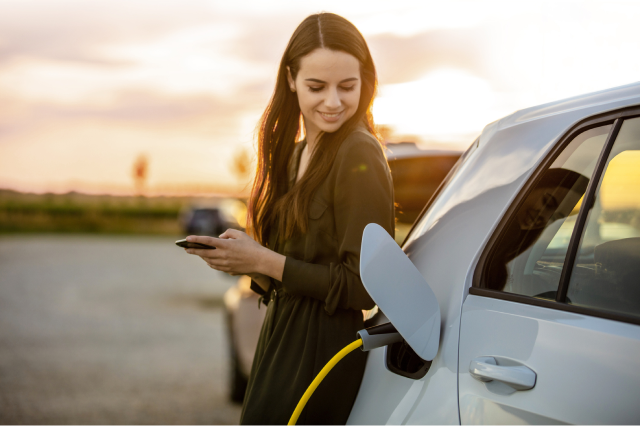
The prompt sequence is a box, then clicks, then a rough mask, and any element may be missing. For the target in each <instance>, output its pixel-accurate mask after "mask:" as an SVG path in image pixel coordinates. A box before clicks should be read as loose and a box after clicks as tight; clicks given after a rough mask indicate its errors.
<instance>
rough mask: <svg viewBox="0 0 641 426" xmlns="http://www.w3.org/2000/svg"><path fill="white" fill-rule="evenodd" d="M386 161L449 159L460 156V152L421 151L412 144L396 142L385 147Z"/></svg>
mask: <svg viewBox="0 0 641 426" xmlns="http://www.w3.org/2000/svg"><path fill="white" fill-rule="evenodd" d="M385 148H386V154H387V160H388V161H394V160H402V159H406V158H424V157H449V156H456V157H458V156H460V155H461V153H462V151H456V150H440V149H421V148H419V147H418V146H417V145H416V143H414V142H397V143H388V144H386V145H385Z"/></svg>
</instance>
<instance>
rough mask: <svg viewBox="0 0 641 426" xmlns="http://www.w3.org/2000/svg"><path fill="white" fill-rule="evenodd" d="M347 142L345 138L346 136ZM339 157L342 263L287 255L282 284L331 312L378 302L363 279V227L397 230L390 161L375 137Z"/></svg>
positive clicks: (336, 180)
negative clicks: (373, 298)
mask: <svg viewBox="0 0 641 426" xmlns="http://www.w3.org/2000/svg"><path fill="white" fill-rule="evenodd" d="M346 142H347V141H346ZM339 155H340V156H337V158H336V160H335V161H336V164H335V169H336V170H335V171H334V170H333V173H335V176H331V174H332V173H330V177H333V178H334V205H333V208H334V218H335V223H336V235H337V238H338V246H339V253H338V254H339V259H340V262H339V263H330V264H329V265H320V264H312V263H307V262H303V261H301V260H297V259H294V258H292V257H289V256H288V257H287V258H286V260H285V269H284V271H283V280H282V283H283V287H284V288H285V290H286V291H287V292H288V293H291V294H294V295H299V296H307V297H313V298H316V299H319V300H322V301H324V302H325V310H326V311H327V313H328V314H330V315H331V314H333V313H334V312H335V311H336V309H337V308H341V309H354V310H361V309H371V308H372V307H373V306H374V301H373V300H372V299H371V298H370V296H369V294H368V293H367V291H366V290H365V287H363V283H362V282H361V278H360V266H359V264H360V251H361V240H362V237H363V230H364V229H365V226H366V225H367V224H369V223H377V224H379V225H381V226H382V227H383V228H384V229H385V230H387V232H389V233H390V235H392V236H393V235H394V194H393V187H392V179H391V175H390V172H389V167H388V166H387V161H386V160H385V157H384V155H383V152H382V150H381V149H380V147H378V146H376V144H375V143H373V141H368V140H362V139H360V140H356V141H351V143H350V144H349V145H348V146H347V147H346V149H345V150H344V151H343V152H342V153H339Z"/></svg>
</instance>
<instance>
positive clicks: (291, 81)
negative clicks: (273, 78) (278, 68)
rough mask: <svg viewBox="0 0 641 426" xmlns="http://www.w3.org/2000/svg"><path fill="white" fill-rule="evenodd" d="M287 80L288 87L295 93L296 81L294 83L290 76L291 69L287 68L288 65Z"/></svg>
mask: <svg viewBox="0 0 641 426" xmlns="http://www.w3.org/2000/svg"><path fill="white" fill-rule="evenodd" d="M287 82H288V83H289V89H290V90H291V91H292V92H294V93H295V92H296V83H294V79H293V78H292V71H291V70H290V69H289V65H288V66H287Z"/></svg>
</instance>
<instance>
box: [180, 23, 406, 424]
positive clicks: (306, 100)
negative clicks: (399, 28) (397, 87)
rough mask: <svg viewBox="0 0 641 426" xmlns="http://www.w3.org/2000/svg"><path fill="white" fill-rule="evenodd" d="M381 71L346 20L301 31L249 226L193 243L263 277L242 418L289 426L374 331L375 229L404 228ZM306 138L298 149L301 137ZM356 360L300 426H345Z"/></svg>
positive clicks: (268, 132)
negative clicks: (363, 250) (348, 349)
mask: <svg viewBox="0 0 641 426" xmlns="http://www.w3.org/2000/svg"><path fill="white" fill-rule="evenodd" d="M376 83H377V81H376V71H375V69H374V63H373V61H372V57H371V55H370V53H369V49H368V48H367V44H366V43H365V40H364V39H363V36H362V35H361V34H360V32H359V31H358V30H357V29H356V28H355V27H354V26H353V25H352V24H351V23H350V22H349V21H347V20H346V19H344V18H342V17H340V16H337V15H334V14H331V13H321V14H317V15H312V16H309V17H308V18H307V19H305V20H304V21H303V22H302V23H301V24H300V25H299V26H298V28H297V29H296V31H295V32H294V34H293V35H292V38H291V40H290V41H289V44H288V46H287V48H286V50H285V54H284V55H283V58H282V60H281V63H280V68H279V72H278V78H277V82H276V89H275V91H274V95H273V97H272V99H271V101H270V103H269V105H268V106H267V109H266V110H265V113H264V114H263V117H262V122H261V127H260V133H259V155H258V172H257V176H256V179H255V182H254V187H253V191H252V195H251V199H250V203H249V219H248V229H250V230H251V231H252V234H253V236H254V239H252V238H250V237H249V236H248V235H246V234H245V233H243V232H240V231H235V230H228V231H226V232H225V233H224V234H222V235H221V236H220V239H216V238H210V237H194V236H191V237H188V240H189V241H196V242H201V243H204V244H210V245H213V246H215V247H216V248H217V250H193V249H189V250H188V252H189V253H192V254H197V255H199V256H201V257H202V258H203V259H204V260H205V261H206V262H207V263H208V264H209V265H210V266H211V267H212V268H214V269H217V270H220V271H225V272H227V273H230V274H233V275H236V274H247V275H250V276H251V277H252V289H254V291H256V292H257V293H259V294H261V295H262V296H263V301H264V303H266V304H267V306H268V307H267V314H266V318H265V322H264V324H263V328H262V330H261V334H260V338H259V341H258V346H257V349H256V355H255V357H254V363H253V366H252V371H251V374H250V378H249V384H248V387H247V393H246V396H245V401H244V406H243V411H242V416H241V423H243V424H286V423H287V421H288V420H289V417H290V415H291V414H292V412H293V411H294V408H295V407H296V404H297V403H298V401H299V399H300V398H301V396H302V395H303V393H304V392H305V390H306V388H307V386H309V384H310V383H311V382H312V380H313V379H314V377H315V376H316V375H317V374H318V372H319V371H320V370H321V369H322V368H323V366H324V365H325V364H326V363H327V362H328V361H329V360H330V359H331V357H332V356H334V355H335V354H336V353H337V352H338V351H339V350H340V349H342V348H343V347H345V346H346V345H347V344H349V343H351V342H353V341H354V340H355V338H356V332H357V331H358V330H360V329H362V328H363V316H362V311H361V310H363V309H371V308H372V307H373V306H374V302H373V301H372V299H371V298H370V297H369V295H368V294H367V292H366V291H365V289H364V287H363V284H362V282H361V280H360V276H359V256H360V244H361V238H362V234H363V229H364V228H365V226H366V225H367V224H368V223H372V222H374V223H378V224H379V225H381V226H383V227H384V228H385V229H386V230H387V231H388V232H389V233H390V234H391V235H393V233H394V205H393V189H392V180H391V176H390V172H389V168H388V166H387V162H386V160H385V157H384V155H383V151H382V149H381V145H380V143H379V142H378V140H377V139H376V138H375V136H374V123H373V120H372V114H371V106H372V102H373V100H374V94H375V90H376ZM301 115H302V122H303V125H304V128H303V129H304V132H305V140H303V141H301V142H298V143H296V140H297V139H298V138H299V134H300V132H301V130H303V129H301V128H300V124H299V123H300V122H301V120H300V117H301ZM365 359H366V358H365V354H364V353H363V352H361V351H356V352H353V353H351V354H350V355H349V356H348V357H346V358H345V359H344V360H343V361H341V362H340V363H339V364H338V365H337V366H336V367H335V368H334V369H333V371H332V372H331V373H330V374H329V375H328V376H327V377H326V378H325V380H324V381H323V382H322V383H321V385H320V386H319V387H318V389H317V390H316V392H315V393H314V395H313V397H312V398H311V400H310V401H309V402H308V404H307V406H306V407H305V409H304V410H303V412H302V414H301V417H300V418H299V424H344V423H345V422H346V421H347V418H348V416H349V413H350V410H351V407H352V404H353V403H354V399H355V397H356V394H357V392H358V388H359V385H360V382H361V379H362V376H363V371H364V368H365Z"/></svg>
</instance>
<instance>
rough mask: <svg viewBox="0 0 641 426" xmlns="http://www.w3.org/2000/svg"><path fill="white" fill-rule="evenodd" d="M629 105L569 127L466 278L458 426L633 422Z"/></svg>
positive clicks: (634, 297) (635, 192) (635, 204)
mask: <svg viewBox="0 0 641 426" xmlns="http://www.w3.org/2000/svg"><path fill="white" fill-rule="evenodd" d="M638 111H639V109H638V107H636V108H633V109H631V110H630V109H628V110H624V111H618V112H614V113H611V114H609V115H607V116H603V117H598V118H594V119H590V120H588V121H586V122H585V123H584V124H582V125H579V126H577V127H575V129H574V130H572V131H571V132H570V133H568V135H566V137H565V138H563V139H562V140H561V141H560V143H559V144H558V146H557V147H556V148H555V149H554V150H553V151H552V152H551V153H550V155H549V156H548V157H547V158H546V159H545V160H544V161H543V162H542V164H541V166H540V167H539V168H538V170H537V171H536V172H535V173H534V175H533V176H532V178H531V179H530V181H529V182H528V184H527V185H526V186H525V188H524V189H523V191H522V193H521V194H520V195H519V196H518V197H517V199H516V200H515V202H514V203H513V205H512V206H511V207H510V208H509V209H508V211H507V212H506V214H505V217H504V218H503V219H502V220H501V222H500V223H499V226H498V228H497V230H496V231H495V233H494V234H493V235H492V237H491V238H490V240H489V242H488V245H487V247H486V249H485V250H484V252H483V254H482V255H481V257H480V260H479V262H478V265H477V266H476V269H475V271H474V278H473V286H472V287H471V288H470V291H469V295H468V296H467V297H466V299H465V302H464V303H463V308H462V314H461V329H460V330H461V331H460V343H459V364H458V373H459V375H458V377H459V407H460V419H461V423H462V424H508V423H509V424H553V423H580V424H595V423H601V424H604V423H618V424H638V423H639V118H638V115H639V112H638Z"/></svg>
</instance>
